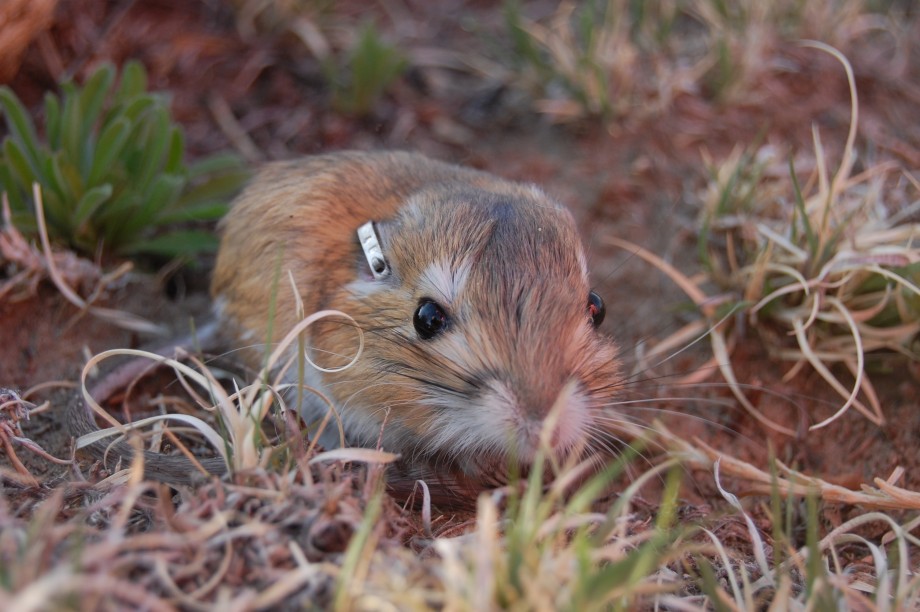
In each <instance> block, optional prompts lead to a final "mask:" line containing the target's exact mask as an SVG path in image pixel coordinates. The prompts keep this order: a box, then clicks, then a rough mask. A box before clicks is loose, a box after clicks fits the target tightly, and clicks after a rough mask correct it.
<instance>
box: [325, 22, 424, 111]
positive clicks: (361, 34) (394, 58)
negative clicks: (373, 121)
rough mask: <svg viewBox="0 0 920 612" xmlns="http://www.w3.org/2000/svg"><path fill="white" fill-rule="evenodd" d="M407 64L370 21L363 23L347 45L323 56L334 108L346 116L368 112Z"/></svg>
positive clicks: (399, 52) (398, 51)
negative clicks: (345, 47)
mask: <svg viewBox="0 0 920 612" xmlns="http://www.w3.org/2000/svg"><path fill="white" fill-rule="evenodd" d="M408 65H409V64H408V61H407V59H406V56H405V55H404V54H403V52H402V51H400V50H399V48H398V47H396V46H395V45H393V44H390V43H388V42H387V41H386V40H384V38H383V37H382V36H381V34H380V32H379V31H378V30H377V27H376V26H375V25H374V23H373V22H372V21H366V22H364V23H363V24H362V25H361V26H360V28H359V29H358V33H357V37H356V38H355V40H354V42H353V43H352V44H351V46H350V47H349V48H347V49H345V50H343V51H341V52H339V53H338V54H337V55H332V54H330V55H329V56H327V57H326V58H323V73H324V75H325V77H326V82H327V83H328V84H329V86H330V88H331V91H332V106H333V108H335V109H336V110H337V111H339V112H342V113H345V114H348V115H356V116H359V117H363V116H366V115H369V114H370V113H371V112H372V111H373V110H374V107H375V106H376V105H377V102H378V101H379V100H380V98H381V96H383V94H384V93H385V92H386V91H387V89H389V88H390V87H391V86H392V84H393V83H394V82H395V81H396V79H398V78H399V77H400V76H401V75H402V74H403V73H404V72H405V71H406V68H407V67H408Z"/></svg>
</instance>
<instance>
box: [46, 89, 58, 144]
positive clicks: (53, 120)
mask: <svg viewBox="0 0 920 612" xmlns="http://www.w3.org/2000/svg"><path fill="white" fill-rule="evenodd" d="M45 139H46V140H47V141H48V145H49V146H50V147H51V150H56V149H59V148H60V147H61V102H60V100H58V97H57V96H56V95H54V94H53V93H51V92H50V91H49V92H47V93H46V94H45Z"/></svg>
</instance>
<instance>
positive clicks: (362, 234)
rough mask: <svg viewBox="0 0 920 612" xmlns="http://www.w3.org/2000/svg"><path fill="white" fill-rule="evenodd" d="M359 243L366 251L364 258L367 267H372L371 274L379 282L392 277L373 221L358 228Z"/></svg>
mask: <svg viewBox="0 0 920 612" xmlns="http://www.w3.org/2000/svg"><path fill="white" fill-rule="evenodd" d="M358 241H359V242H360V243H361V248H362V249H363V250H364V256H365V257H367V265H369V266H370V267H371V273H372V274H373V275H374V278H375V279H377V280H381V279H384V278H386V277H388V276H389V275H390V265H389V264H388V263H387V260H386V258H385V257H384V256H383V250H382V249H381V248H380V239H379V238H377V229H376V228H375V227H374V222H373V221H368V222H367V223H365V224H364V225H362V226H361V227H359V228H358Z"/></svg>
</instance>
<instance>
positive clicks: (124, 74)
mask: <svg viewBox="0 0 920 612" xmlns="http://www.w3.org/2000/svg"><path fill="white" fill-rule="evenodd" d="M145 91H147V71H146V70H145V69H144V65H143V64H141V63H140V62H138V61H136V60H131V61H129V62H126V63H125V65H124V66H123V67H122V69H121V82H120V83H119V86H118V92H117V93H116V94H115V102H116V103H118V104H128V103H129V102H130V101H131V100H133V99H134V98H136V97H137V96H140V95H142V94H143V93H144V92H145Z"/></svg>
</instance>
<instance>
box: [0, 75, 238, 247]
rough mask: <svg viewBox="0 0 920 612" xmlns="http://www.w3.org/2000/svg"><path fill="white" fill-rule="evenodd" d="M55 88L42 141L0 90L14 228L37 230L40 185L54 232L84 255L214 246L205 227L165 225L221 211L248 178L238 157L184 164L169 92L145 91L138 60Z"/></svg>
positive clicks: (4, 176)
mask: <svg viewBox="0 0 920 612" xmlns="http://www.w3.org/2000/svg"><path fill="white" fill-rule="evenodd" d="M116 76H118V79H117V83H116ZM60 87H61V93H60V95H57V94H54V93H52V92H48V93H47V94H46V95H45V104H44V111H43V114H44V138H41V137H40V136H39V132H38V130H37V129H36V126H35V124H34V123H33V121H32V119H31V117H30V116H29V114H28V112H27V111H26V109H25V108H24V107H23V105H22V103H21V102H20V101H19V99H18V97H17V96H16V94H15V93H14V92H13V91H12V90H11V89H9V88H7V87H0V114H2V116H3V117H4V119H5V121H6V125H7V128H8V130H9V134H8V135H7V136H6V138H4V140H3V143H2V151H0V184H2V188H3V190H4V191H5V192H7V194H8V198H9V202H10V206H11V208H12V212H13V222H14V223H15V224H16V226H17V227H19V228H21V229H22V230H23V231H24V232H26V233H34V232H35V231H37V225H36V220H35V211H34V208H33V203H32V202H31V200H30V197H29V196H30V194H31V192H32V184H33V183H38V184H39V185H40V186H41V188H42V194H43V197H44V205H45V216H46V220H47V225H48V232H49V234H50V237H51V238H52V240H54V241H55V242H57V243H59V244H63V245H66V246H68V247H70V248H73V249H76V250H78V251H81V252H83V253H87V254H89V255H96V254H98V253H99V251H100V250H101V251H102V253H103V254H106V255H134V254H141V253H149V254H158V255H162V256H168V257H174V256H180V255H191V254H194V253H197V252H200V251H207V250H213V249H214V248H216V244H217V243H216V238H215V237H214V236H213V234H212V233H211V232H202V231H195V230H176V229H169V228H170V227H172V226H176V225H182V224H188V223H191V222H198V221H211V220H214V219H217V218H219V217H220V216H221V215H223V213H224V212H225V210H226V204H227V202H228V200H229V198H230V197H231V196H232V195H233V194H234V193H235V191H236V190H237V189H238V188H239V187H240V186H241V185H242V182H243V181H244V180H245V178H246V172H245V171H244V170H243V168H242V167H241V164H240V162H239V160H238V159H237V158H236V157H235V156H232V155H215V156H212V157H208V158H205V159H202V160H200V161H198V162H195V163H193V164H186V163H185V161H184V155H185V144H184V136H183V133H182V129H181V127H180V126H179V125H178V124H176V123H174V122H173V121H172V119H171V116H170V111H169V98H168V96H167V95H165V94H162V93H154V92H149V91H148V90H147V75H146V72H145V70H144V68H143V66H142V65H141V64H140V63H138V62H128V63H127V64H125V66H124V67H123V69H122V71H121V74H120V75H117V74H116V70H115V68H114V67H113V66H112V65H111V64H103V65H102V66H100V67H99V68H98V69H96V70H95V71H94V72H93V73H92V74H91V75H90V76H89V77H88V78H87V79H86V81H85V82H84V83H83V84H82V85H77V84H75V83H73V82H72V81H67V82H64V83H62V84H61V86H60Z"/></svg>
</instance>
